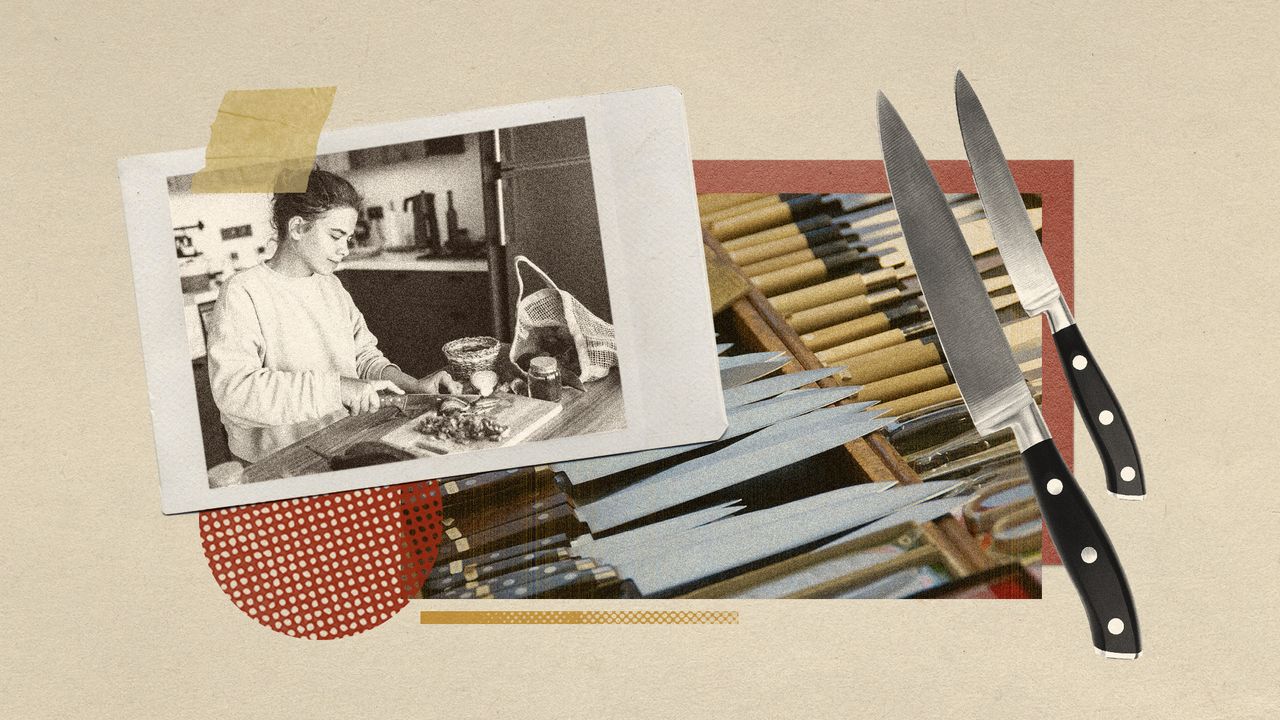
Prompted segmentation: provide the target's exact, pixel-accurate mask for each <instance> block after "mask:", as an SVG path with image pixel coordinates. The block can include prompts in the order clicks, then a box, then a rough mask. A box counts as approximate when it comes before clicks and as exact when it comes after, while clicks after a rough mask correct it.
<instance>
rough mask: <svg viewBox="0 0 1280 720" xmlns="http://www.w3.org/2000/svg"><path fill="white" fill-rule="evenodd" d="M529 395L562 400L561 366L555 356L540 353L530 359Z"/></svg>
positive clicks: (539, 398) (541, 398)
mask: <svg viewBox="0 0 1280 720" xmlns="http://www.w3.org/2000/svg"><path fill="white" fill-rule="evenodd" d="M529 396H530V397H533V398H537V399H538V400H547V401H549V402H560V366H559V364H558V363H556V359H555V358H553V357H547V356H545V355H540V356H538V357H536V358H533V359H532V360H530V361H529Z"/></svg>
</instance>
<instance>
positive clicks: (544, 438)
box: [122, 93, 723, 509]
mask: <svg viewBox="0 0 1280 720" xmlns="http://www.w3.org/2000/svg"><path fill="white" fill-rule="evenodd" d="M628 94H635V93H621V94H618V95H628ZM600 97H606V98H607V97H609V96H600ZM676 99H677V100H678V96H676ZM544 114H545V113H544ZM554 115H556V116H555V117H553V118H551V119H547V120H544V121H541V122H522V123H519V124H511V125H502V126H498V127H492V128H489V129H481V130H475V131H471V132H457V133H451V134H447V135H440V134H434V133H430V132H424V133H422V134H421V136H419V137H412V136H410V139H406V137H405V133H404V132H403V131H402V132H392V133H390V134H383V135H377V134H374V135H375V136H377V137H379V139H380V140H381V141H379V142H375V143H370V142H368V141H363V140H360V141H357V142H358V143H359V144H358V145H355V146H352V147H349V148H348V149H343V150H331V151H328V152H326V151H324V143H323V138H322V142H321V145H320V147H319V148H318V149H317V153H316V155H315V157H314V162H311V163H308V164H306V165H302V164H298V163H295V164H294V165H293V167H292V168H290V169H285V170H283V171H281V173H282V178H281V179H278V180H277V183H276V187H277V191H276V192H207V191H202V188H201V186H200V183H199V181H198V177H199V173H198V172H183V173H174V174H167V175H165V177H164V190H165V196H164V200H165V202H164V205H165V207H164V208H163V210H164V212H165V214H166V215H167V217H168V226H169V231H170V232H171V236H172V238H173V249H169V248H168V237H164V238H146V240H145V242H146V244H147V245H148V249H147V253H148V258H147V260H148V262H152V263H154V259H153V257H154V255H155V252H156V250H158V249H159V248H160V247H161V246H163V247H164V252H165V253H166V254H167V255H168V256H169V257H170V258H172V259H173V260H174V261H176V269H177V272H176V279H177V281H178V285H179V287H180V289H181V307H182V317H183V324H182V329H183V331H184V335H185V338H184V340H185V342H184V349H185V350H187V351H188V352H187V355H188V356H189V357H188V358H187V360H188V363H189V368H190V374H189V376H188V377H189V379H190V383H191V387H190V390H191V391H193V394H194V408H191V407H189V406H188V407H185V408H184V414H185V416H186V417H188V418H190V416H191V415H192V413H191V410H194V411H195V412H194V414H195V415H196V416H198V428H195V430H198V439H199V448H198V451H199V454H198V455H195V454H194V453H193V452H191V450H192V448H190V447H186V448H184V451H185V454H186V456H187V461H186V463H185V467H184V468H183V478H184V484H186V485H187V486H191V481H190V477H191V476H192V475H194V474H196V473H195V472H193V471H194V468H192V467H191V465H192V463H191V462H190V461H191V459H192V458H198V460H199V462H200V469H199V471H200V474H202V475H203V478H201V480H202V481H203V484H204V486H205V487H204V488H200V490H204V491H207V493H208V494H207V496H205V499H203V500H200V501H199V504H200V505H201V506H203V505H206V504H207V505H210V506H218V505H223V504H237V503H239V502H242V500H241V498H242V497H244V496H246V493H247V494H248V495H250V496H254V497H262V496H263V493H264V492H265V493H266V496H267V497H288V496H296V495H299V494H311V493H312V492H316V491H320V490H319V488H315V489H311V490H310V491H309V490H308V489H310V488H313V485H302V486H301V487H304V488H307V489H303V490H301V491H299V490H298V488H299V487H300V485H299V484H298V482H297V481H298V480H300V479H307V478H318V477H326V476H331V477H338V476H340V475H343V474H345V475H346V476H347V477H358V478H362V480H359V481H357V482H356V483H355V484H353V485H349V484H345V483H344V484H342V485H337V486H329V487H333V488H334V489H336V488H346V487H361V486H368V485H372V484H386V480H384V481H383V482H379V483H373V482H368V481H366V480H363V478H371V477H373V476H374V475H373V473H374V472H375V470H377V471H380V472H382V473H383V474H381V475H377V476H376V477H379V478H386V479H389V478H388V476H387V475H386V474H385V473H386V472H387V471H388V469H391V468H396V467H404V468H406V472H408V473H409V474H406V475H403V479H402V480H401V479H399V478H396V479H390V481H411V480H421V479H424V478H427V477H433V476H434V477H447V476H450V475H453V474H462V473H463V472H468V471H470V472H475V471H485V470H493V469H502V468H506V467H514V466H519V465H524V464H527V463H526V462H524V461H523V460H521V459H520V458H521V457H523V456H521V455H518V454H516V451H518V450H520V449H522V448H528V447H536V446H547V447H549V448H551V449H549V450H548V451H547V452H546V453H543V454H541V455H535V457H543V458H545V459H547V460H562V459H567V458H572V457H582V456H594V455H602V454H609V453H612V452H617V451H620V450H623V449H624V448H625V449H644V448H646V447H655V446H658V445H662V444H667V445H670V444H674V443H679V442H688V441H696V440H699V439H707V438H708V437H714V436H716V435H717V431H716V428H717V427H719V429H720V430H723V425H722V424H720V422H722V420H718V419H717V416H719V418H721V419H722V418H723V408H717V407H714V406H716V405H718V403H715V402H714V401H712V402H709V403H705V405H706V406H707V409H705V410H701V409H700V408H695V409H694V410H695V411H694V412H692V414H693V415H694V416H695V419H698V420H699V422H700V424H701V425H702V426H703V427H705V430H700V431H694V432H692V433H691V432H689V431H688V429H687V428H686V429H685V430H684V431H683V432H681V433H680V434H678V435H674V434H670V433H668V437H669V438H670V439H669V440H661V441H658V440H645V441H643V442H640V443H637V442H635V441H634V440H632V441H630V442H624V443H622V444H618V443H614V444H612V445H610V444H609V443H608V442H596V440H599V439H601V438H609V437H612V436H616V435H619V434H622V433H625V431H626V430H627V429H628V427H634V425H632V423H633V422H634V421H635V416H636V414H637V413H636V411H635V408H643V407H645V406H646V405H648V407H649V408H651V411H652V412H654V413H655V417H656V418H658V419H660V420H661V422H662V423H667V422H669V421H671V420H672V419H673V415H674V416H675V419H676V420H678V419H679V418H678V416H679V415H680V414H681V413H684V414H686V415H687V414H690V413H689V412H688V410H689V409H690V407H691V406H689V405H688V400H687V399H686V401H685V406H684V407H682V406H681V404H680V403H672V402H665V403H662V404H648V403H645V402H644V401H643V400H640V399H637V396H638V393H641V392H646V393H647V390H645V389H643V388H642V386H641V383H639V382H636V383H633V382H632V379H633V378H636V377H637V376H638V375H639V373H637V372H635V371H634V370H633V369H632V368H631V367H630V366H629V364H628V360H629V359H631V358H634V357H637V354H636V352H635V350H636V349H638V348H640V347H641V346H643V345H644V344H645V340H644V339H643V335H645V334H646V332H645V331H641V332H636V330H637V328H636V327H635V326H636V325H637V320H638V319H639V318H641V317H643V318H644V319H643V320H640V321H639V322H640V324H643V323H648V324H649V326H650V327H651V328H654V329H660V327H661V326H657V325H654V320H655V319H657V318H659V317H660V316H661V315H662V314H663V313H666V314H667V315H668V316H669V324H668V325H667V329H668V332H673V333H674V334H673V335H671V337H674V338H678V339H679V341H680V343H679V345H678V346H674V345H673V346H670V347H667V348H666V349H665V350H664V349H662V348H653V349H652V350H651V351H649V352H642V353H641V354H640V355H641V357H643V361H642V362H641V363H638V364H645V363H646V362H647V363H650V364H652V363H654V361H661V360H662V356H663V354H664V353H666V354H668V355H676V354H677V353H678V354H679V355H680V356H681V358H682V359H681V360H680V361H679V362H684V363H690V368H691V370H690V372H687V373H685V375H686V377H687V378H688V380H689V382H686V383H681V384H680V385H681V386H682V389H677V388H675V387H674V385H676V384H677V383H675V382H673V383H672V385H673V388H672V389H673V391H677V392H682V393H684V394H686V395H689V397H693V396H696V395H697V394H698V392H699V390H700V388H705V389H706V390H709V391H710V392H712V393H715V392H718V391H719V378H718V372H717V370H716V368H717V365H716V360H715V354H714V336H713V332H712V330H711V327H710V323H709V322H707V321H705V318H706V317H709V314H708V313H707V312H706V308H707V305H706V303H707V299H706V287H707V286H706V280H705V275H704V272H703V267H702V262H701V259H700V258H697V256H696V255H695V256H694V258H697V260H698V262H697V263H691V262H685V265H686V266H689V267H691V268H692V273H687V274H686V275H691V276H690V277H689V278H688V280H685V279H683V278H684V277H685V276H684V275H682V274H681V272H680V270H679V265H680V261H679V259H678V257H677V256H676V255H677V254H678V253H679V252H681V250H680V248H678V247H674V246H675V245H676V244H675V243H673V242H670V240H672V239H674V238H670V239H668V241H667V244H670V245H672V246H673V249H672V251H671V253H668V254H656V253H657V251H659V250H661V249H662V247H661V245H660V244H659V245H655V244H654V243H653V242H650V241H644V242H641V238H640V237H639V236H638V234H637V233H635V232H631V233H627V232H624V231H622V230H621V229H620V228H619V226H618V224H617V222H616V218H617V212H616V209H615V208H614V205H613V201H614V200H615V199H616V198H618V197H619V196H620V195H623V194H624V193H621V192H619V191H618V190H617V189H616V188H615V187H613V186H614V185H615V184H616V178H618V177H619V176H620V175H619V174H618V173H616V172H611V171H610V170H611V169H610V168H609V166H608V164H607V163H606V162H604V161H602V160H601V158H602V157H608V156H609V152H608V149H606V148H605V147H604V145H606V144H607V143H605V141H604V140H603V139H602V138H603V137H604V134H600V137H597V139H596V140H595V141H594V142H593V140H592V132H590V130H589V126H590V124H591V122H592V118H591V117H589V116H590V115H592V112H591V108H586V109H583V110H582V111H581V112H580V113H579V114H576V115H574V114H572V113H567V112H560V113H554ZM564 115H567V116H564ZM630 116H631V120H632V122H635V121H636V119H637V118H636V114H634V113H632V114H630ZM517 117H521V114H517ZM641 120H642V121H643V118H641ZM363 135H364V136H368V135H370V134H369V133H363ZM643 142H646V143H651V142H652V140H651V139H646V140H644V141H643ZM686 142H687V141H686ZM684 150H685V155H684V163H685V167H683V168H682V167H680V165H681V163H680V162H679V160H678V157H679V155H678V154H677V155H669V154H659V153H653V154H650V155H649V156H637V155H635V154H628V155H626V157H629V158H638V159H632V160H629V161H628V162H629V163H631V165H632V167H630V168H624V169H623V172H622V174H621V176H622V177H625V178H627V180H628V181H629V182H632V183H633V184H634V182H635V181H637V180H643V181H644V182H645V183H647V184H649V185H653V186H657V185H658V184H659V182H655V181H658V180H660V179H661V177H663V173H666V175H667V176H670V175H671V172H669V171H668V170H667V169H666V168H665V167H663V164H666V165H668V166H669V167H671V169H672V170H674V172H675V173H676V176H677V177H676V178H675V179H676V180H681V181H683V182H684V183H686V189H691V188H692V178H691V174H690V171H689V167H690V166H689V165H688V164H687V163H688V162H689V161H688V158H687V147H686V148H685V149H684ZM615 157H621V156H618V155H615ZM670 158H677V160H676V162H674V163H670V162H667V160H668V159H670ZM124 164H125V163H124V162H123V161H122V173H123V168H124ZM192 169H193V170H198V169H199V168H198V167H196V168H192ZM682 170H683V171H684V172H683V174H686V175H689V177H687V178H680V177H678V176H679V175H681V174H682V173H681V171H682ZM285 173H292V174H293V177H291V178H287V179H286V178H283V175H284V174H285ZM299 173H301V174H303V175H305V178H303V177H299V176H298V174H299ZM193 178H195V179H196V180H195V181H194V182H193ZM122 179H123V174H122ZM677 184H678V183H677ZM286 186H287V187H286ZM282 187H284V188H285V189H287V190H288V191H281V190H280V188H282ZM625 194H626V195H627V196H628V198H629V200H630V201H632V202H639V201H643V200H645V198H644V196H643V195H636V193H635V192H633V191H627V192H626V193H625ZM690 197H692V195H690ZM672 199H673V200H677V201H678V198H675V197H673V198H672ZM658 200H659V201H661V199H658ZM126 201H128V190H127V189H126ZM688 205H689V207H688V220H687V229H684V230H683V233H684V235H686V237H684V238H680V239H681V240H682V241H683V242H682V243H680V244H683V245H685V246H688V247H694V248H696V247H697V245H696V244H695V243H694V242H691V241H696V239H697V233H698V218H697V215H696V207H695V206H694V204H693V203H691V202H690V203H688ZM667 217H668V220H670V219H673V218H676V219H678V218H679V217H680V213H678V212H677V213H675V214H674V215H671V214H669V215H668V216H667ZM661 225H662V223H657V224H654V223H650V224H649V225H648V230H649V232H650V233H652V232H653V231H654V230H655V229H657V228H659V227H660V226H661ZM641 234H643V233H641ZM628 235H630V237H628ZM675 237H677V238H678V237H679V235H676V236H675ZM611 240H612V243H611V242H610V241H611ZM131 242H134V239H133V238H132V235H131ZM134 244H135V255H136V245H137V243H136V242H134ZM611 244H612V247H609V246H610V245H611ZM152 245H154V246H155V247H152ZM628 246H630V248H628ZM639 251H643V253H644V254H645V255H646V256H648V257H649V258H650V262H651V264H654V265H655V267H653V269H654V270H658V271H659V272H658V273H653V272H650V273H645V274H641V275H639V276H638V279H639V280H640V281H641V282H642V283H643V282H645V280H646V279H647V278H657V277H658V276H659V275H661V276H663V277H662V279H661V280H655V281H654V282H648V283H647V284H648V285H649V286H650V287H649V292H652V291H653V290H655V289H659V288H660V286H661V285H662V284H663V283H664V282H665V283H667V284H674V283H684V284H685V285H689V286H691V287H692V289H693V293H687V292H686V293H684V294H686V295H692V298H697V297H698V296H699V295H700V296H701V298H700V299H701V303H699V302H697V301H694V300H692V298H691V301H685V302H684V303H683V306H681V305H672V304H670V303H667V304H665V305H664V306H663V307H662V309H660V310H659V309H658V307H657V304H655V303H654V302H653V299H652V298H650V299H643V300H642V299H641V298H634V300H635V302H631V303H628V302H627V300H628V299H629V298H628V297H627V295H628V292H627V290H626V289H625V283H624V284H623V285H624V287H623V289H622V290H619V288H618V287H616V286H615V281H616V280H617V279H618V278H619V277H623V276H634V275H635V274H636V273H637V272H640V273H644V268H643V266H642V264H640V263H638V262H635V261H634V260H632V259H628V258H634V257H635V255H636V254H637V252H639ZM685 254H688V253H687V252H685ZM610 255H612V256H613V257H615V258H617V260H616V261H614V262H610V261H609V256H610ZM138 260H139V258H137V257H135V263H136V262H137V261H138ZM135 274H136V273H135ZM634 279H635V278H633V280H634ZM699 289H701V292H700V293H699V292H698V290H699ZM142 290H143V288H141V287H139V294H140V313H144V308H143V307H142V297H141V295H142ZM633 294H634V293H633ZM678 294H679V293H674V294H673V293H665V295H666V296H667V297H670V298H675V297H676V295H678ZM627 305H630V306H631V307H630V309H628V308H627ZM144 314H145V313H144ZM694 316H697V318H695V317H694ZM700 319H701V321H700ZM704 325H705V326H706V327H705V328H703V327H701V326H704ZM649 334H652V333H651V332H650V333H649ZM691 340H692V342H690V341H691ZM703 345H705V351H706V358H705V363H703V365H702V367H700V368H698V370H693V367H694V364H695V363H697V362H698V360H699V359H700V358H699V357H698V354H699V353H698V352H697V351H698V350H699V349H701V346H703ZM167 350H169V351H170V352H169V354H170V355H171V351H172V348H167ZM629 356H630V357H629ZM168 359H169V360H170V361H172V358H171V357H170V358H168ZM673 367H674V366H673ZM698 371H701V374H702V378H701V380H698V379H697V376H698ZM675 377H677V378H678V377H679V376H675ZM648 385H650V384H645V387H647V386H648ZM690 386H693V389H692V390H691V391H690ZM686 391H688V392H686ZM690 392H691V394H690ZM191 394H192V393H188V399H190V395H191ZM155 400H156V395H155V394H154V393H153V405H154V404H155ZM699 410H700V412H699ZM717 410H718V411H719V412H717ZM698 415H701V418H696V416H698ZM640 425H641V426H642V427H649V428H651V427H653V425H652V424H651V423H643V422H641V423H640ZM677 425H678V423H677ZM161 435H162V433H161V429H160V426H159V420H157V442H158V443H159V442H160V441H161ZM187 435H188V437H191V438H193V439H194V438H195V437H196V436H195V434H194V432H192V429H191V428H187ZM573 438H578V439H579V442H580V443H582V441H584V440H585V441H586V442H585V443H582V444H579V445H578V446H577V449H576V450H575V449H573V448H572V446H565V445H563V442H564V441H566V440H569V439H573ZM557 442H560V443H561V445H560V446H559V447H560V448H562V449H556V447H557V445H556V443H557ZM566 447H567V449H563V448H566ZM467 456H475V457H480V458H485V457H494V458H496V459H495V460H492V461H485V460H482V461H480V463H479V464H476V463H474V462H472V463H465V464H464V463H462V460H463V459H464V458H465V457H467ZM423 460H427V461H431V462H430V463H426V464H424V463H421V462H413V461H423ZM161 464H162V473H163V465H164V462H163V460H162V463H161ZM433 468H439V471H438V472H433ZM162 481H163V474H162ZM270 486H277V487H280V488H281V489H280V490H274V489H273V490H265V491H264V490H263V488H268V487H270ZM329 487H325V489H329ZM223 497H226V498H227V499H226V500H223ZM193 509H194V506H193Z"/></svg>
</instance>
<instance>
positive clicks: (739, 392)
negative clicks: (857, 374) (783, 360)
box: [724, 367, 844, 410]
mask: <svg viewBox="0 0 1280 720" xmlns="http://www.w3.org/2000/svg"><path fill="white" fill-rule="evenodd" d="M843 369H844V368H843V367H828V368H818V369H817V370H801V371H800V372H794V373H785V374H782V375H778V376H776V377H771V378H765V379H763V380H756V381H755V382H751V383H747V384H746V385H739V386H738V387H734V388H729V389H728V390H725V391H724V407H725V410H732V409H733V408H736V407H740V406H742V405H748V404H750V403H753V402H759V401H760V400H764V399H766V398H771V397H773V396H775V395H778V394H780V393H784V392H786V391H788V390H795V389H796V388H798V387H803V386H805V385H808V384H809V383H815V382H818V381H819V380H821V379H823V378H828V377H831V376H832V375H835V374H836V373H838V372H840V371H842V370H843Z"/></svg>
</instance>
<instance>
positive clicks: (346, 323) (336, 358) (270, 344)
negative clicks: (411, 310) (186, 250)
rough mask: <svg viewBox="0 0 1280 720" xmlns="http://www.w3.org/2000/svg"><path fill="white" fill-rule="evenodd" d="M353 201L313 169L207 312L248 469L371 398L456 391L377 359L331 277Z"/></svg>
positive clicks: (212, 374)
mask: <svg viewBox="0 0 1280 720" xmlns="http://www.w3.org/2000/svg"><path fill="white" fill-rule="evenodd" d="M359 206H360V196H359V194H358V193H357V192H356V190H355V188H354V187H352V186H351V183H349V182H347V181H346V179H344V178H342V177H340V176H338V175H335V174H333V173H330V172H325V171H323V170H312V171H311V174H310V179H309V181H308V183H307V189H306V191H305V192H301V193H276V194H275V195H274V196H273V197H272V201H271V219H272V223H273V225H274V226H275V229H276V242H277V248H276V251H275V254H274V255H273V256H272V257H271V259H269V260H267V261H265V262H264V263H262V264H261V265H257V266H255V267H253V268H250V269H248V270H244V271H242V272H239V273H236V275H235V276H233V277H232V278H231V279H230V280H229V281H228V282H227V283H226V285H225V286H223V288H222V292H221V294H220V295H219V297H218V301H217V303H216V304H215V305H214V309H213V315H212V321H211V323H210V324H211V328H210V332H209V380H210V385H211V386H212V390H213V398H214V401H215V403H216V404H217V406H218V410H219V411H220V412H221V414H222V424H223V425H224V426H225V427H226V429H227V440H228V444H229V445H230V449H231V452H232V453H233V454H235V455H236V456H237V457H238V458H240V459H242V460H246V461H248V462H257V461H259V460H261V459H262V458H264V457H266V456H267V455H269V454H271V453H272V452H274V451H275V450H278V449H280V448H282V447H284V446H286V445H289V444H290V443H293V442H295V441H297V440H298V439H300V438H302V437H304V436H306V435H309V434H311V433H313V432H315V431H317V430H319V429H321V428H323V427H325V426H326V425H329V424H330V423H332V422H334V421H336V420H338V419H340V418H342V417H345V416H346V415H348V414H351V415H359V414H361V413H366V412H373V411H375V410H377V409H378V408H379V406H380V400H379V396H378V393H379V391H386V392H391V393H396V394H403V393H405V392H417V393H458V392H461V390H462V386H461V384H460V383H458V382H455V381H454V380H453V378H452V377H450V376H449V374H448V373H447V372H444V371H441V372H438V373H436V374H434V375H431V376H429V377H425V378H421V379H419V378H414V377H411V376H409V375H407V374H405V373H404V372H402V371H401V370H400V368H399V367H398V366H397V365H395V364H393V363H392V362H391V361H389V360H388V359H387V358H386V357H385V356H384V355H383V354H382V352H381V351H379V350H378V340H377V338H375V337H374V336H373V333H371V332H369V328H368V327H367V326H366V325H365V321H364V316H363V315H361V314H360V310H359V309H357V308H356V306H355V304H354V303H353V302H352V300H351V296H350V295H349V294H348V293H347V291H346V289H344V288H343V287H342V282H341V281H340V280H338V278H336V277H334V274H333V273H334V271H335V270H336V269H337V268H338V265H339V263H341V262H342V259H343V258H345V257H346V256H347V253H348V239H350V237H351V235H352V233H353V232H355V227H356V220H357V215H358V212H357V208H358V207H359Z"/></svg>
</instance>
